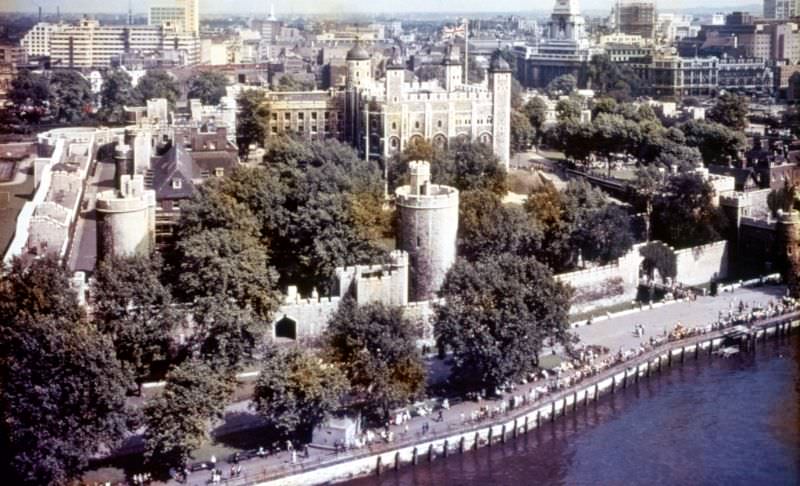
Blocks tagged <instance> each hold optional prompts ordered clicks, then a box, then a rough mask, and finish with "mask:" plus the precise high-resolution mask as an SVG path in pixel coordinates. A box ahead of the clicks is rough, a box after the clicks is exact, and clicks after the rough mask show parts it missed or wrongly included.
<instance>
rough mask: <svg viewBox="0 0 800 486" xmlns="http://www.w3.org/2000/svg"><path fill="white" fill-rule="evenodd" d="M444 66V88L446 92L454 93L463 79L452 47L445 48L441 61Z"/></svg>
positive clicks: (461, 70)
mask: <svg viewBox="0 0 800 486" xmlns="http://www.w3.org/2000/svg"><path fill="white" fill-rule="evenodd" d="M442 64H443V65H444V87H445V89H446V90H447V91H454V90H456V89H458V88H459V87H460V86H461V81H462V79H463V77H464V74H463V71H464V69H463V67H462V66H461V63H460V62H459V61H458V57H457V56H456V54H455V52H454V51H453V46H452V45H449V46H447V51H446V52H445V55H444V60H443V61H442Z"/></svg>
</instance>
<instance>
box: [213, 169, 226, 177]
mask: <svg viewBox="0 0 800 486" xmlns="http://www.w3.org/2000/svg"><path fill="white" fill-rule="evenodd" d="M214 175H215V176H217V177H222V176H224V175H225V168H224V167H216V168H214Z"/></svg>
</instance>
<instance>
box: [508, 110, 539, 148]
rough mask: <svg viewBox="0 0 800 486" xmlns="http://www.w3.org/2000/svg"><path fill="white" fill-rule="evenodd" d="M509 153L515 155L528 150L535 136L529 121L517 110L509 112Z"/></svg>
mask: <svg viewBox="0 0 800 486" xmlns="http://www.w3.org/2000/svg"><path fill="white" fill-rule="evenodd" d="M510 125H511V153H512V154H516V153H519V152H524V151H526V150H528V149H529V148H530V146H531V144H532V143H533V140H534V137H535V136H536V130H534V129H533V125H531V122H530V120H528V117H526V116H525V115H524V114H523V113H520V112H519V111H517V110H512V111H511V122H510Z"/></svg>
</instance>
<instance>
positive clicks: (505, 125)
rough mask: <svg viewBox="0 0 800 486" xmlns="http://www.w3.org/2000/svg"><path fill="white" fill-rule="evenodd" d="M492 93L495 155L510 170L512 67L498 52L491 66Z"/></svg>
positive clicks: (490, 84)
mask: <svg viewBox="0 0 800 486" xmlns="http://www.w3.org/2000/svg"><path fill="white" fill-rule="evenodd" d="M489 89H490V91H491V92H492V98H493V100H494V103H493V105H492V138H493V143H494V154H495V155H496V156H497V158H499V159H500V162H501V163H502V164H503V166H504V167H505V168H506V170H508V166H509V162H510V161H511V138H510V137H511V133H510V128H511V67H510V66H509V65H508V63H507V62H506V60H505V59H503V57H502V56H501V55H500V52H499V51H498V52H497V53H495V55H494V57H493V58H492V62H491V64H490V65H489Z"/></svg>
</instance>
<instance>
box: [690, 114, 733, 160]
mask: <svg viewBox="0 0 800 486" xmlns="http://www.w3.org/2000/svg"><path fill="white" fill-rule="evenodd" d="M679 128H680V130H681V131H682V132H683V133H684V135H685V136H686V145H688V146H690V147H697V148H698V149H699V150H700V153H701V154H702V156H703V161H704V162H705V163H706V164H718V165H727V164H729V163H731V162H735V161H737V160H739V158H740V156H741V152H742V151H743V150H744V148H745V146H746V140H745V137H744V134H743V133H741V132H738V131H736V130H732V129H730V128H728V127H726V126H725V125H722V124H719V123H715V122H708V121H698V120H691V121H688V122H686V123H683V124H682V125H680V127H679Z"/></svg>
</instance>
